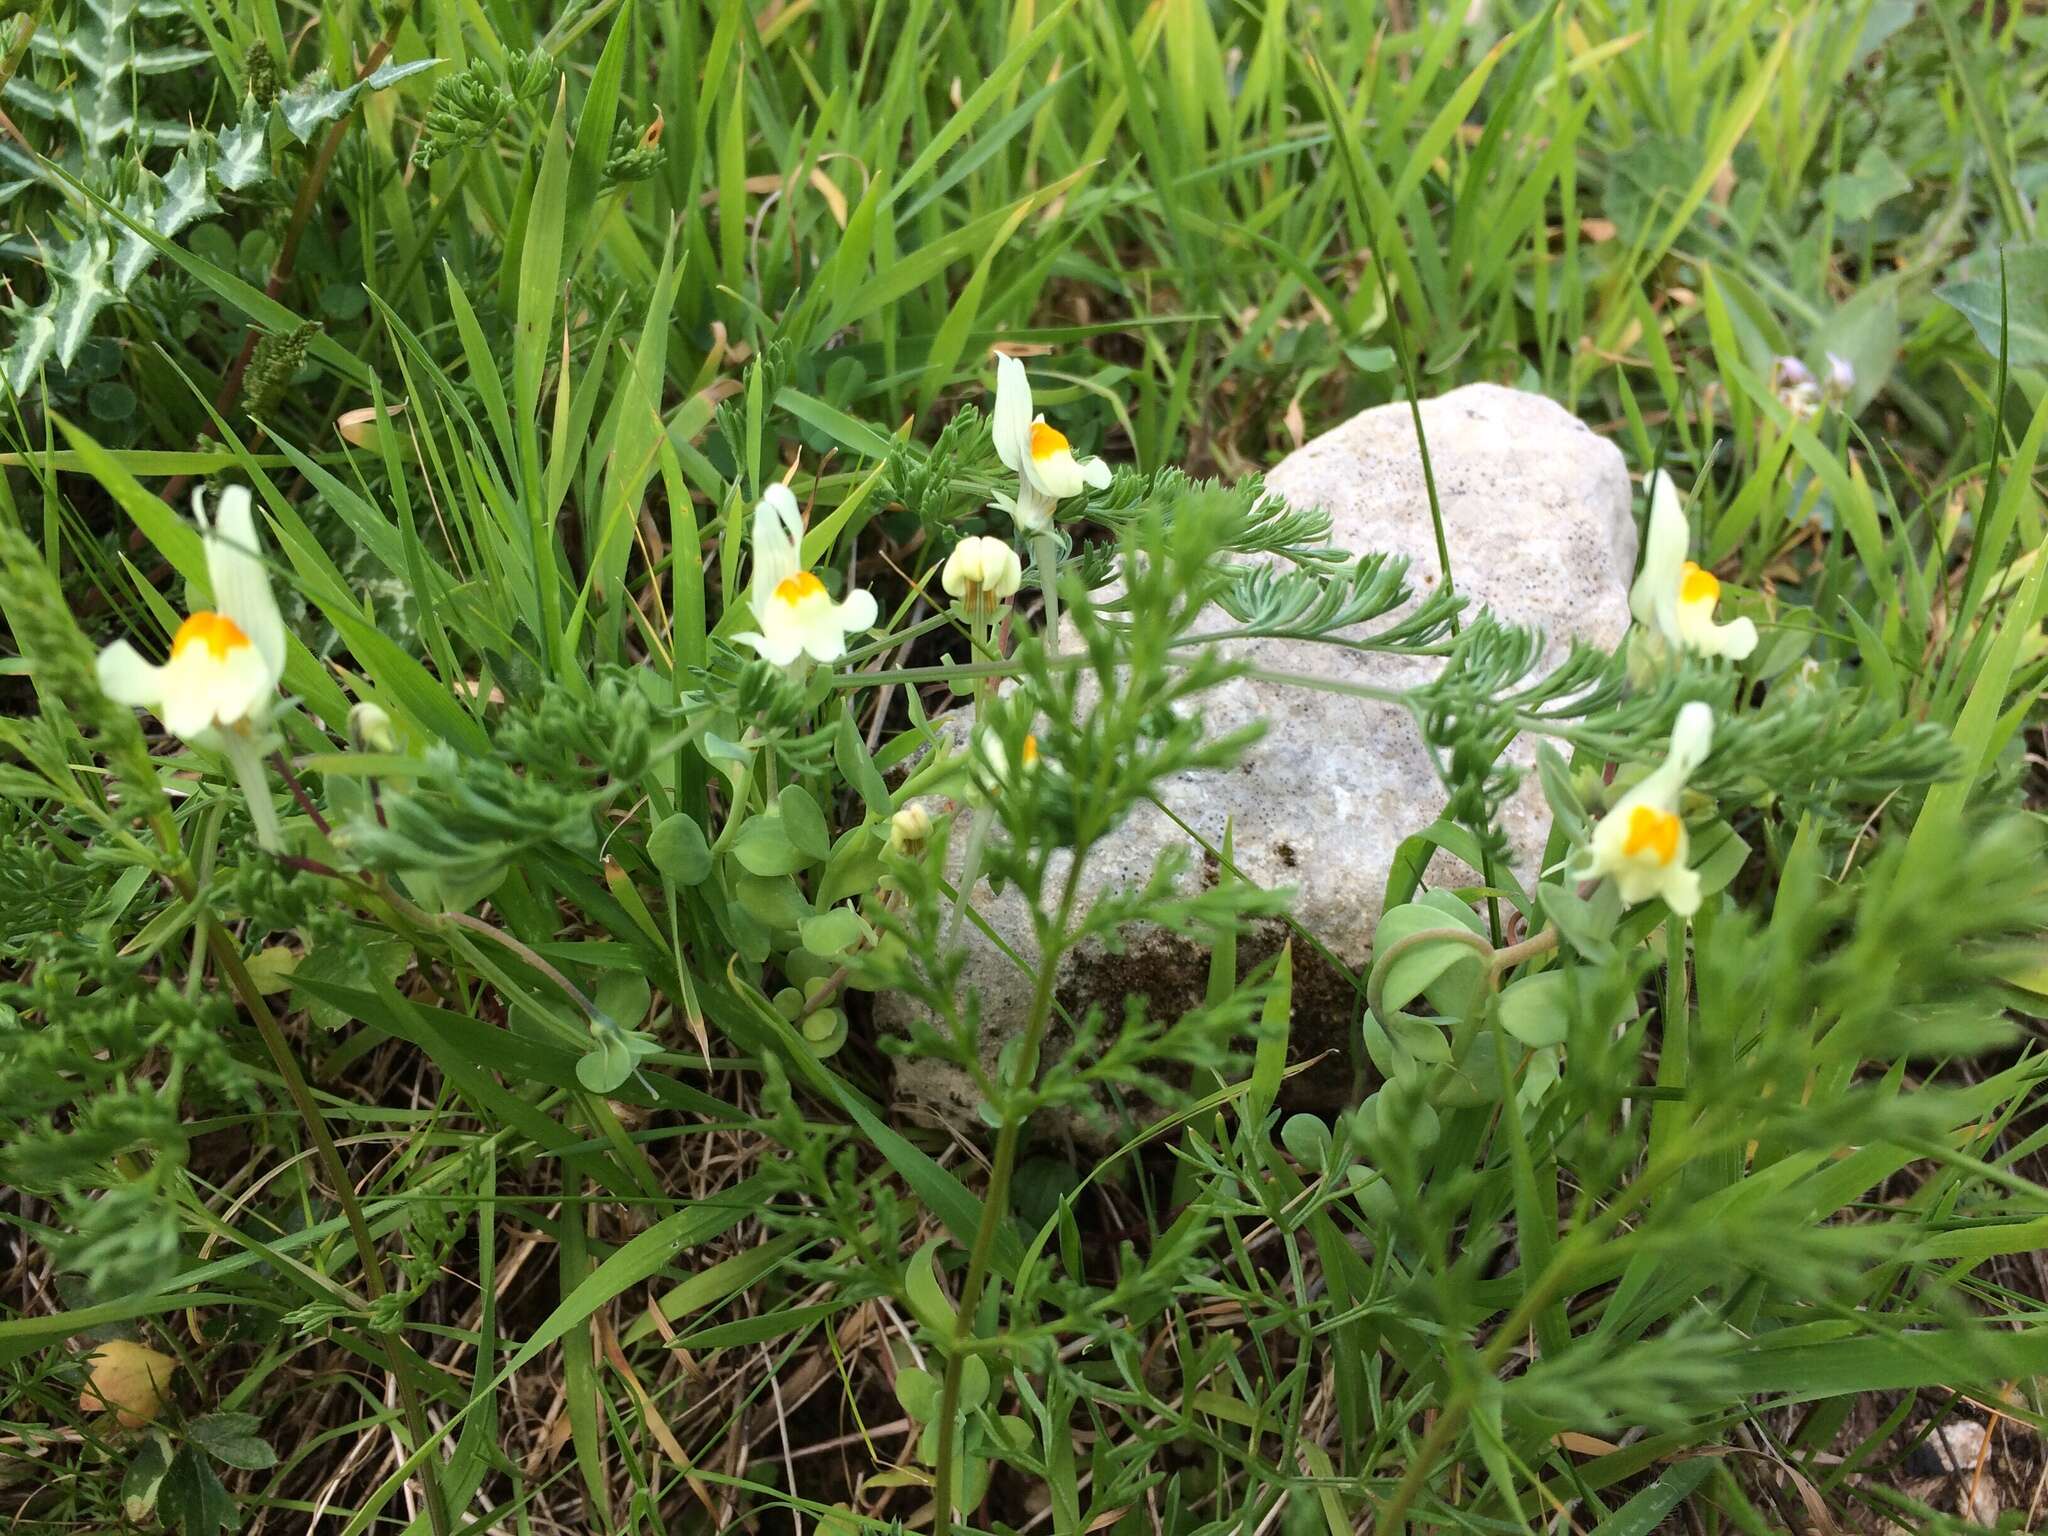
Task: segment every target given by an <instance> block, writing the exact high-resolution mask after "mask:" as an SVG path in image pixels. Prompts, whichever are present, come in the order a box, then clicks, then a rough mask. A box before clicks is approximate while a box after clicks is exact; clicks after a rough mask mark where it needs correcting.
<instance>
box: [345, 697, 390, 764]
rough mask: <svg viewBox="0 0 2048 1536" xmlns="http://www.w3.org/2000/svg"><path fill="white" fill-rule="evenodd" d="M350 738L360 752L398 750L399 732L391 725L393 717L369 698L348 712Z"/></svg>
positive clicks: (350, 741) (350, 743)
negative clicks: (369, 700) (370, 701)
mask: <svg viewBox="0 0 2048 1536" xmlns="http://www.w3.org/2000/svg"><path fill="white" fill-rule="evenodd" d="M348 739H349V745H351V746H353V747H354V748H355V749H356V750H357V751H358V752H396V751H397V750H398V732H397V731H395V730H393V729H392V727H391V717H390V716H389V715H387V714H385V713H384V711H383V710H381V709H379V708H378V707H377V706H376V705H375V704H372V703H369V702H368V701H367V700H365V701H364V702H363V703H361V704H358V705H356V707H355V708H354V709H351V710H350V711H349V712H348Z"/></svg>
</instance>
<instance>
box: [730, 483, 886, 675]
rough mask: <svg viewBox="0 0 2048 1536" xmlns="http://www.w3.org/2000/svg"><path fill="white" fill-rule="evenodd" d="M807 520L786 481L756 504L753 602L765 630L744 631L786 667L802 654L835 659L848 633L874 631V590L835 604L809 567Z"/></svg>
mask: <svg viewBox="0 0 2048 1536" xmlns="http://www.w3.org/2000/svg"><path fill="white" fill-rule="evenodd" d="M803 539H804V524H803V517H802V515H801V514H800V513H799V512H798V511H797V506H796V498H795V497H794V496H792V495H791V494H790V493H789V487H788V486H786V485H771V486H769V487H768V493H767V494H766V495H765V496H763V497H762V498H761V504H760V505H759V506H757V507H755V508H754V579H753V584H752V586H751V587H750V588H749V589H748V594H747V603H748V606H749V607H751V608H752V609H753V610H754V622H755V623H757V624H759V625H760V626H761V629H760V633H758V634H746V635H738V636H735V637H734V638H735V639H737V640H738V642H739V643H740V644H741V645H750V646H752V647H753V648H754V649H755V650H756V651H759V652H760V653H761V655H762V656H763V657H764V658H765V659H767V660H768V661H772V662H774V663H775V665H777V666H778V667H786V666H788V665H789V664H790V663H792V662H794V661H795V660H796V659H797V658H798V657H800V656H809V657H810V658H811V659H812V660H813V661H822V662H828V663H829V662H834V661H838V660H839V659H840V658H841V657H843V656H844V655H845V654H846V637H847V636H848V635H854V634H859V633H860V632H861V631H862V630H864V629H872V628H874V626H875V620H876V618H877V616H878V610H877V608H876V606H875V598H874V594H873V593H871V592H867V591H865V590H863V589H861V588H859V587H856V588H854V589H853V590H852V591H851V592H849V593H847V594H846V597H845V600H844V601H842V602H837V603H835V602H833V601H832V595H831V594H830V593H829V592H827V591H826V590H825V583H824V582H822V581H820V580H819V579H818V578H817V576H816V575H814V574H813V573H812V572H810V571H808V570H806V569H804V556H803Z"/></svg>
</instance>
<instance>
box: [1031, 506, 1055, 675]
mask: <svg viewBox="0 0 2048 1536" xmlns="http://www.w3.org/2000/svg"><path fill="white" fill-rule="evenodd" d="M1059 548H1060V546H1059V542H1058V540H1057V539H1055V538H1054V536H1053V531H1052V530H1051V529H1050V528H1048V529H1046V530H1045V532H1043V533H1041V534H1039V535H1037V536H1036V537H1035V538H1033V539H1032V541H1031V563H1032V564H1033V565H1035V566H1037V567H1038V590H1039V591H1041V592H1043V593H1044V594H1045V654H1046V655H1048V656H1057V655H1059V653H1060V556H1059Z"/></svg>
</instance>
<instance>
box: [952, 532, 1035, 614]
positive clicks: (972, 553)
mask: <svg viewBox="0 0 2048 1536" xmlns="http://www.w3.org/2000/svg"><path fill="white" fill-rule="evenodd" d="M1023 581H1024V567H1023V565H1022V564H1021V563H1020V562H1019V561H1018V559H1017V552H1016V551H1015V550H1014V549H1012V548H1010V546H1009V545H1008V544H1006V543H1004V542H1003V541H1002V540H1001V539H992V538H988V537H986V536H983V535H977V536H975V537H973V538H967V539H962V540H961V541H960V542H959V544H957V545H956V546H955V547H954V549H953V553H952V554H950V555H948V556H947V557H946V568H945V570H943V571H942V572H941V573H940V574H939V584H940V585H941V586H943V587H944V588H945V589H946V595H947V596H948V597H953V598H957V599H959V602H960V606H961V607H962V608H964V609H965V610H966V611H967V612H968V613H970V614H972V615H974V616H976V617H979V618H987V617H989V616H990V615H992V614H993V613H994V612H995V608H996V605H997V604H998V603H1002V602H1007V601H1008V600H1009V599H1010V598H1012V597H1015V596H1016V595H1017V588H1018V587H1019V586H1021V585H1022V584H1023Z"/></svg>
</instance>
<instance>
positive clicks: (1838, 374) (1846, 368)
mask: <svg viewBox="0 0 2048 1536" xmlns="http://www.w3.org/2000/svg"><path fill="white" fill-rule="evenodd" d="M1823 393H1825V394H1826V396H1827V398H1828V399H1830V400H1832V401H1834V402H1835V403H1836V404H1838V405H1839V404H1840V403H1841V402H1842V401H1844V400H1846V399H1848V398H1849V396H1851V395H1853V394H1854V393H1856V365H1855V364H1853V363H1851V362H1850V361H1849V359H1847V358H1846V357H1842V356H1840V355H1838V354H1836V353H1833V352H1830V353H1829V354H1828V382H1827V388H1826V389H1825V390H1824V391H1823Z"/></svg>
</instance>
